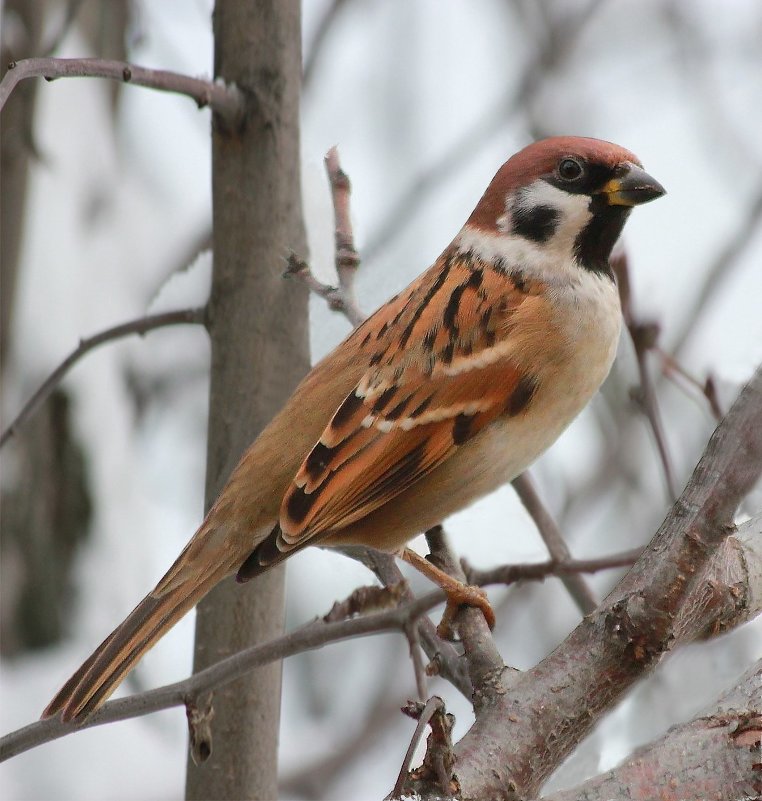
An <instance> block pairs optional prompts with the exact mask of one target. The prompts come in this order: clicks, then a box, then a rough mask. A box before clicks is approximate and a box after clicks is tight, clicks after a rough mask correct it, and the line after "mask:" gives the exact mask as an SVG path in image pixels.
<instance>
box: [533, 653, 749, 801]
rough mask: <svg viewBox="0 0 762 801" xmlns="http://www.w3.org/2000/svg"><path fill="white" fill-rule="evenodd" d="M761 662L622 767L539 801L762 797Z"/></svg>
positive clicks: (687, 800)
mask: <svg viewBox="0 0 762 801" xmlns="http://www.w3.org/2000/svg"><path fill="white" fill-rule="evenodd" d="M761 749H762V660H760V661H759V662H757V664H756V665H754V667H752V668H751V670H749V671H748V672H747V673H746V675H745V676H744V677H743V678H742V679H741V681H740V682H739V683H738V684H737V685H736V686H735V687H733V688H732V689H731V690H729V691H728V692H727V693H725V694H724V695H723V696H722V697H721V698H720V699H719V700H718V701H716V702H715V704H714V705H713V708H711V709H708V710H706V712H704V713H703V714H702V715H700V716H698V717H696V718H694V719H693V720H691V721H690V722H688V723H683V724H681V725H679V726H674V727H673V728H671V729H670V730H669V731H668V732H667V734H666V735H665V736H664V737H662V738H661V739H659V740H657V741H656V742H653V743H650V744H649V745H647V746H645V747H644V748H640V749H638V750H637V751H636V752H635V753H634V754H633V755H632V756H631V757H628V758H627V759H626V760H625V761H624V762H623V763H622V764H620V765H619V766H617V767H616V768H614V769H613V770H610V771H608V772H606V773H603V774H601V775H600V776H596V777H594V778H593V779H590V780H589V781H586V782H584V783H583V784H581V785H579V786H578V787H574V788H572V789H569V790H565V791H563V792H559V793H554V794H553V795H550V796H543V801H608V800H609V799H611V798H628V799H630V801H651V799H653V798H654V797H655V789H654V788H657V787H658V788H659V791H658V797H659V799H660V801H704V799H707V798H728V799H730V798H759V797H762V756H761V753H762V752H761Z"/></svg>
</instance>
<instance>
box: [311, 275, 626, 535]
mask: <svg viewBox="0 0 762 801" xmlns="http://www.w3.org/2000/svg"><path fill="white" fill-rule="evenodd" d="M552 304H553V306H554V308H555V312H556V314H557V316H556V317H555V319H554V320H553V330H554V332H555V341H556V342H557V344H556V346H555V347H554V352H553V353H552V354H551V358H549V359H548V360H546V362H545V365H544V370H543V371H541V372H538V373H537V376H538V379H539V384H538V389H537V391H536V393H535V395H534V397H533V399H532V402H531V403H530V404H529V406H528V407H527V409H526V411H525V412H524V413H522V414H520V415H518V416H516V417H506V418H501V419H499V420H497V421H496V422H494V423H493V424H492V425H490V426H488V427H487V428H486V429H484V430H483V431H482V432H480V433H479V434H478V435H477V436H476V437H474V439H473V440H470V441H469V442H467V443H465V444H464V445H462V446H461V447H459V448H458V449H457V450H456V451H455V453H454V454H453V455H452V456H451V457H450V458H449V459H447V460H446V461H445V462H444V463H443V464H442V465H440V466H439V467H438V468H436V469H435V470H433V471H432V472H431V473H430V474H428V475H427V476H425V477H424V478H422V479H421V480H420V481H419V482H417V483H416V484H415V485H413V486H412V487H411V488H410V489H408V490H406V491H405V492H403V493H402V494H400V495H399V496H397V497H396V498H395V499H394V500H393V501H390V502H389V503H388V504H386V505H385V506H383V507H381V508H380V509H378V510H376V511H375V512H372V513H371V514H369V515H368V516H367V517H365V518H364V519H363V520H361V521H358V522H357V523H355V524H353V525H351V526H349V527H347V528H346V529H342V530H341V531H337V532H334V533H332V534H331V535H330V536H329V537H328V538H327V539H326V540H325V541H324V542H325V544H326V545H330V544H336V545H340V544H347V543H355V544H363V543H364V544H367V545H371V546H373V547H374V548H379V549H383V550H388V551H396V550H398V549H400V548H401V547H402V546H403V545H404V544H405V543H406V542H407V541H408V540H410V539H412V538H413V537H415V536H416V535H417V534H420V533H421V532H423V531H426V530H427V529H429V528H431V527H432V526H434V525H437V524H438V523H441V522H443V521H444V520H445V518H447V517H448V516H449V515H451V514H453V513H454V512H457V511H459V510H460V509H463V508H465V507H466V506H469V505H470V504H472V503H473V502H474V501H475V500H477V499H478V498H481V497H483V496H484V495H487V494H488V493H490V492H493V491H494V490H495V489H497V488H498V487H500V486H502V485H503V484H506V483H507V482H509V481H511V480H512V479H514V478H515V477H516V476H517V475H518V474H519V473H521V472H522V471H523V470H525V469H526V468H527V467H528V466H529V465H531V464H532V462H534V461H535V459H537V457H538V456H540V454H542V453H543V452H544V451H545V450H547V448H548V447H549V446H550V445H551V444H552V443H553V442H555V440H556V439H557V438H558V436H559V435H560V434H561V432H562V431H563V430H564V429H565V428H566V427H567V426H568V425H569V423H571V421H572V420H573V419H574V418H575V417H576V416H577V415H578V414H579V413H580V411H582V409H583V408H584V407H585V405H586V404H587V403H588V402H589V400H590V398H591V397H592V396H593V395H594V394H595V392H597V391H598V388H599V387H600V385H601V384H602V383H603V381H604V379H605V378H606V376H607V375H608V373H609V370H610V369H611V364H612V363H613V360H614V356H615V355H616V348H617V343H618V340H619V330H620V323H621V313H620V310H619V298H618V294H617V290H616V286H615V285H614V283H613V281H610V279H605V280H602V279H601V278H599V277H598V276H587V275H585V276H583V280H581V281H580V282H579V283H578V284H577V285H576V286H575V287H574V288H571V287H566V288H565V291H564V292H562V293H559V294H558V295H557V296H556V297H554V298H552ZM548 347H549V346H548V344H547V340H544V341H543V343H542V344H540V345H538V348H540V349H542V348H545V352H546V354H547V353H548ZM422 498H425V499H426V501H425V502H422V500H421V499H422Z"/></svg>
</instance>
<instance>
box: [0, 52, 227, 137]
mask: <svg viewBox="0 0 762 801" xmlns="http://www.w3.org/2000/svg"><path fill="white" fill-rule="evenodd" d="M25 78H45V80H47V81H53V80H55V79H56V78H107V79H110V80H114V81H122V82H123V83H132V84H135V85H136V86H145V87H147V88H149V89H158V90H159V91H162V92H173V93H174V94H180V95H187V96H188V97H191V98H193V100H195V101H196V103H197V104H198V107H199V108H204V107H205V106H209V107H210V108H211V109H212V111H214V112H215V113H217V114H219V115H220V116H221V117H223V118H224V119H225V120H226V121H227V122H228V123H229V124H230V125H231V126H232V125H236V124H237V123H238V122H239V120H240V117H241V114H242V102H241V94H240V92H239V91H238V89H237V88H236V87H235V86H234V85H232V84H230V85H226V84H224V83H222V82H218V81H207V80H204V79H202V78H191V77H190V76H189V75H182V74H181V73H179V72H170V71H169V70H154V69H147V68H146V67H138V66H136V65H134V64H128V63H127V62H124V61H111V60H109V59H104V58H26V59H23V60H21V61H12V62H11V63H10V64H9V65H8V71H7V72H6V73H5V76H4V77H3V80H2V82H0V110H2V108H3V106H4V105H5V101H6V100H7V99H8V97H9V96H10V94H11V92H13V90H14V89H15V88H16V84H18V83H19V82H20V81H23V80H24V79H25Z"/></svg>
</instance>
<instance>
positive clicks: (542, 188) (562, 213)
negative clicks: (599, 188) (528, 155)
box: [497, 180, 593, 255]
mask: <svg viewBox="0 0 762 801" xmlns="http://www.w3.org/2000/svg"><path fill="white" fill-rule="evenodd" d="M507 202H508V204H510V205H509V206H508V210H507V212H506V214H505V215H503V216H502V217H500V219H498V221H497V224H498V228H499V229H500V230H502V231H503V232H504V233H507V234H510V233H513V232H514V228H515V227H517V226H514V218H517V217H518V215H519V214H520V213H524V214H526V213H527V212H530V211H532V210H537V209H538V208H542V209H547V210H548V211H552V212H555V215H556V216H555V219H556V224H555V228H554V230H553V232H552V234H551V235H550V237H549V238H548V240H547V241H546V242H542V243H541V244H542V245H543V246H545V247H547V248H549V249H551V250H552V251H554V252H555V253H556V254H558V255H560V253H561V252H563V253H564V254H567V253H569V254H570V253H571V252H572V249H573V247H574V242H575V241H576V239H577V236H578V234H579V233H580V231H582V229H583V228H584V227H585V226H586V225H587V224H588V222H590V219H591V218H592V216H593V215H592V212H591V211H590V197H589V196H588V195H575V194H572V193H570V192H565V191H564V190H563V189H559V188H558V187H555V186H552V185H551V184H549V183H548V182H547V181H543V180H538V181H534V183H531V184H530V185H529V186H528V187H526V189H523V190H522V191H521V192H520V193H519V194H518V196H517V197H515V198H508V200H507ZM538 244H539V243H538Z"/></svg>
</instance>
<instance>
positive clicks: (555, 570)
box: [462, 548, 643, 586]
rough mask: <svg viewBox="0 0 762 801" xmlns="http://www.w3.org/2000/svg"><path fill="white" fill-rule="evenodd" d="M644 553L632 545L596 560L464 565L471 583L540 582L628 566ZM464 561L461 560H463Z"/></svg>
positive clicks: (641, 549)
mask: <svg viewBox="0 0 762 801" xmlns="http://www.w3.org/2000/svg"><path fill="white" fill-rule="evenodd" d="M642 553H643V548H632V549H631V550H629V551H622V552H620V553H615V554H612V555H611V556H601V557H598V558H596V559H566V560H563V561H560V562H556V561H555V560H553V559H551V560H549V561H547V562H526V563H523V564H513V565H501V566H500V567H492V568H488V569H486V570H478V569H476V568H473V567H471V566H470V565H468V564H467V563H466V564H464V567H465V572H466V577H467V578H468V582H469V583H470V584H479V585H480V586H484V585H487V584H506V585H510V584H515V583H516V582H519V581H542V580H543V579H546V578H548V577H549V576H556V577H558V578H562V577H563V576H577V575H580V574H582V573H598V572H600V571H601V570H615V569H617V568H622V567H631V566H632V565H634V564H635V562H636V561H637V560H638V557H640V555H641V554H642ZM462 561H464V560H462Z"/></svg>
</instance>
